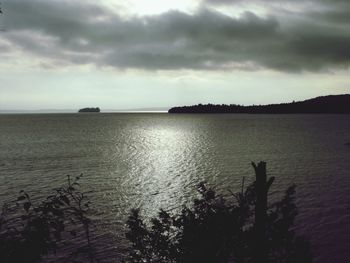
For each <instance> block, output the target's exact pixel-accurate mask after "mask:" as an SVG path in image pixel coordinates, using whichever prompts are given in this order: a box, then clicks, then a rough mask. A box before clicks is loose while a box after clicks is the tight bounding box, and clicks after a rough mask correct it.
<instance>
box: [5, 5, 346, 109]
mask: <svg viewBox="0 0 350 263" xmlns="http://www.w3.org/2000/svg"><path fill="white" fill-rule="evenodd" d="M1 6H2V11H3V14H2V15H0V29H1V31H0V110H4V109H7V110H14V109H76V108H80V107H84V106H100V107H101V108H102V109H130V108H144V107H169V106H175V105H185V104H195V103H208V102H211V103H239V104H253V103H254V104H265V103H274V102H282V101H283V102H284V101H286V102H287V101H293V100H301V99H307V98H311V97H315V96H319V95H327V94H342V93H350V77H349V76H350V75H349V73H350V70H349V65H350V1H349V0H176V1H164V0H127V1H125V0H123V1H122V0H95V1H89V0H3V1H2V5H1Z"/></svg>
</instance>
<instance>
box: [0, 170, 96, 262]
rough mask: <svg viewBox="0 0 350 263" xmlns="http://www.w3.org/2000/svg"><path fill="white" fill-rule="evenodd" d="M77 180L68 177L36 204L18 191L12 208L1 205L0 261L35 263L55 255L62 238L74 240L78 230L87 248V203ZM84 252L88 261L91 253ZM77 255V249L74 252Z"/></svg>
mask: <svg viewBox="0 0 350 263" xmlns="http://www.w3.org/2000/svg"><path fill="white" fill-rule="evenodd" d="M79 179H80V176H78V177H76V178H74V180H72V179H71V177H70V176H68V180H67V185H66V186H63V187H60V188H57V189H54V194H53V195H50V196H48V197H47V198H46V199H45V200H44V201H42V202H40V203H39V204H35V202H33V201H32V200H31V198H30V196H29V194H28V193H26V192H25V191H23V190H22V191H20V195H19V197H18V198H17V202H16V204H15V205H14V206H13V205H12V207H11V204H7V205H4V207H3V210H2V213H1V215H0V262H28V263H31V262H38V261H40V259H41V258H42V257H43V256H44V255H48V254H50V253H55V252H56V250H57V248H58V245H59V244H60V242H61V241H62V236H63V235H66V236H67V234H69V235H70V236H72V237H75V236H76V235H77V234H78V233H77V232H78V231H83V233H84V234H85V237H86V239H87V243H88V244H87V246H88V247H89V248H90V246H91V245H90V237H89V225H90V219H89V218H88V216H87V214H88V211H89V205H90V201H89V200H88V198H87V197H86V196H85V195H84V193H81V192H80V191H79V182H78V181H79ZM67 232H68V233H67ZM88 251H89V252H88V253H90V255H89V256H90V262H92V254H91V252H90V251H92V250H91V249H89V250H88ZM81 252H82V251H81V248H78V249H77V250H76V253H81Z"/></svg>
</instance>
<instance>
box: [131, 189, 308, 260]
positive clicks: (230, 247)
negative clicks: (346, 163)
mask: <svg viewBox="0 0 350 263" xmlns="http://www.w3.org/2000/svg"><path fill="white" fill-rule="evenodd" d="M198 192H199V194H200V197H199V198H197V199H195V200H194V203H193V207H191V208H187V207H184V208H183V209H182V211H181V212H180V213H179V214H170V213H169V212H166V211H164V210H160V212H159V215H158V216H157V217H155V218H152V219H151V222H150V224H146V223H145V222H144V220H143V219H142V218H141V216H140V213H139V210H137V209H134V210H132V212H131V214H130V216H129V219H128V221H127V225H128V227H129V231H128V232H127V234H126V237H127V238H128V239H129V240H130V242H131V249H130V253H129V255H128V257H127V259H126V261H127V262H135V263H136V262H178V263H190V262H191V263H192V262H202V263H206V262H208V263H209V262H210V263H213V262H215V263H216V262H239V263H240V262H262V261H261V260H257V259H256V258H254V252H255V246H256V242H255V241H256V233H255V226H254V208H255V205H256V189H255V183H253V184H252V185H250V186H249V187H247V189H246V190H245V191H243V190H242V192H239V193H231V195H230V197H224V196H223V195H220V194H217V193H216V192H215V191H214V190H212V189H210V188H208V187H207V186H206V185H205V184H204V183H201V184H200V185H199V186H198ZM294 201H295V187H294V186H291V187H289V188H288V189H287V191H286V193H285V196H284V197H283V198H282V200H281V201H279V202H276V203H274V204H272V205H271V206H270V207H269V208H268V210H267V226H266V240H265V242H264V246H265V247H266V249H267V253H268V261H267V262H285V263H287V262H288V263H292V262H294V263H295V262H298V263H299V262H300V263H303V262H305V263H306V262H312V257H311V255H310V247H309V244H308V242H307V241H306V240H305V239H303V238H301V237H299V236H296V234H295V232H294V231H293V229H292V226H293V223H294V219H295V216H296V215H297V210H296V206H295V204H294ZM260 245H261V244H260Z"/></svg>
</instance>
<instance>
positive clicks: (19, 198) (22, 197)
mask: <svg viewBox="0 0 350 263" xmlns="http://www.w3.org/2000/svg"><path fill="white" fill-rule="evenodd" d="M24 199H26V197H25V196H24V195H21V196H19V197H18V198H17V201H22V200H24Z"/></svg>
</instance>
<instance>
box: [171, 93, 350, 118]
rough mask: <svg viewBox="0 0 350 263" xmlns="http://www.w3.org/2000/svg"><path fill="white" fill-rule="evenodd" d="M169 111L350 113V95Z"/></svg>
mask: <svg viewBox="0 0 350 263" xmlns="http://www.w3.org/2000/svg"><path fill="white" fill-rule="evenodd" d="M169 113H250V114H287V113H339V114H344V113H350V95H331V96H324V97H317V98H314V99H309V100H305V101H299V102H292V103H281V104H270V105H252V106H242V105H236V104H230V105H226V104H221V105H220V104H205V105H204V104H198V105H193V106H183V107H174V108H171V109H170V110H169Z"/></svg>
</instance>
